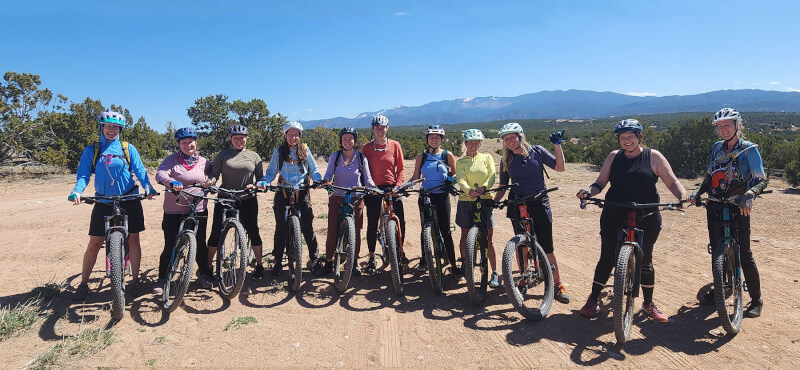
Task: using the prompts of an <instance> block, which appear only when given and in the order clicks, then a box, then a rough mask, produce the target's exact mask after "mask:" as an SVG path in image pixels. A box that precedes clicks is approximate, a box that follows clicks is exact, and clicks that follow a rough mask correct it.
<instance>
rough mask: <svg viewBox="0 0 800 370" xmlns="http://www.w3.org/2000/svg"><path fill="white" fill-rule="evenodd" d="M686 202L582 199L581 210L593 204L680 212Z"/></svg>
mask: <svg viewBox="0 0 800 370" xmlns="http://www.w3.org/2000/svg"><path fill="white" fill-rule="evenodd" d="M686 202H687V201H686V200H683V199H681V200H679V201H678V202H677V203H636V202H613V201H607V200H605V199H600V198H583V199H581V209H586V205H587V204H594V205H596V206H598V207H600V208H603V207H609V208H627V209H643V208H660V210H662V211H682V210H683V209H682V208H681V207H682V206H683V203H686Z"/></svg>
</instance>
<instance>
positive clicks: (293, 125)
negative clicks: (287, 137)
mask: <svg viewBox="0 0 800 370" xmlns="http://www.w3.org/2000/svg"><path fill="white" fill-rule="evenodd" d="M290 128H296V129H297V130H299V131H300V134H301V135H302V134H303V125H301V124H300V122H296V121H291V122H289V123H287V124H285V125H283V133H284V134H285V133H286V131H289V129H290Z"/></svg>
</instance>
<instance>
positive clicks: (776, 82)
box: [769, 81, 781, 85]
mask: <svg viewBox="0 0 800 370" xmlns="http://www.w3.org/2000/svg"><path fill="white" fill-rule="evenodd" d="M769 84H770V85H780V84H781V83H780V82H778V81H770V82H769Z"/></svg>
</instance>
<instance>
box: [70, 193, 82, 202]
mask: <svg viewBox="0 0 800 370" xmlns="http://www.w3.org/2000/svg"><path fill="white" fill-rule="evenodd" d="M80 196H81V195H80V194H78V193H76V192H72V193H69V196H67V200H68V201H70V202H74V201H75V199H77V198H78V197H80Z"/></svg>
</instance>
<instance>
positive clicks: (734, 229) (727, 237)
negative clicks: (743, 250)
mask: <svg viewBox="0 0 800 370" xmlns="http://www.w3.org/2000/svg"><path fill="white" fill-rule="evenodd" d="M707 200H709V201H715V202H718V203H720V204H722V207H721V212H720V217H719V219H718V220H717V221H716V222H715V223H714V228H715V229H716V234H717V236H718V237H717V239H718V240H717V244H716V246H714V245H711V244H709V245H708V254H711V255H713V254H714V248H719V250H718V252H719V253H724V252H725V249H727V248H733V249H734V254H735V256H736V257H735V258H736V263H735V265H736V271H735V272H736V275H735V276H736V280H737V281H742V262H741V261H742V260H741V258H742V257H741V254H740V250H739V241H738V240H737V239H736V238H737V236H738V235H739V225H738V224H737V223H736V222H734V220H735V217H736V211H738V208H739V207H738V206H736V205H733V204H729V203H727V202H725V201H724V200H719V199H714V198H708V199H707ZM706 206H707V204H706ZM731 208H736V210H735V211H734V212H731ZM742 285H743V286H742V288H743V289H744V290H745V291H747V285H746V284H745V283H744V282H742Z"/></svg>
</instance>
